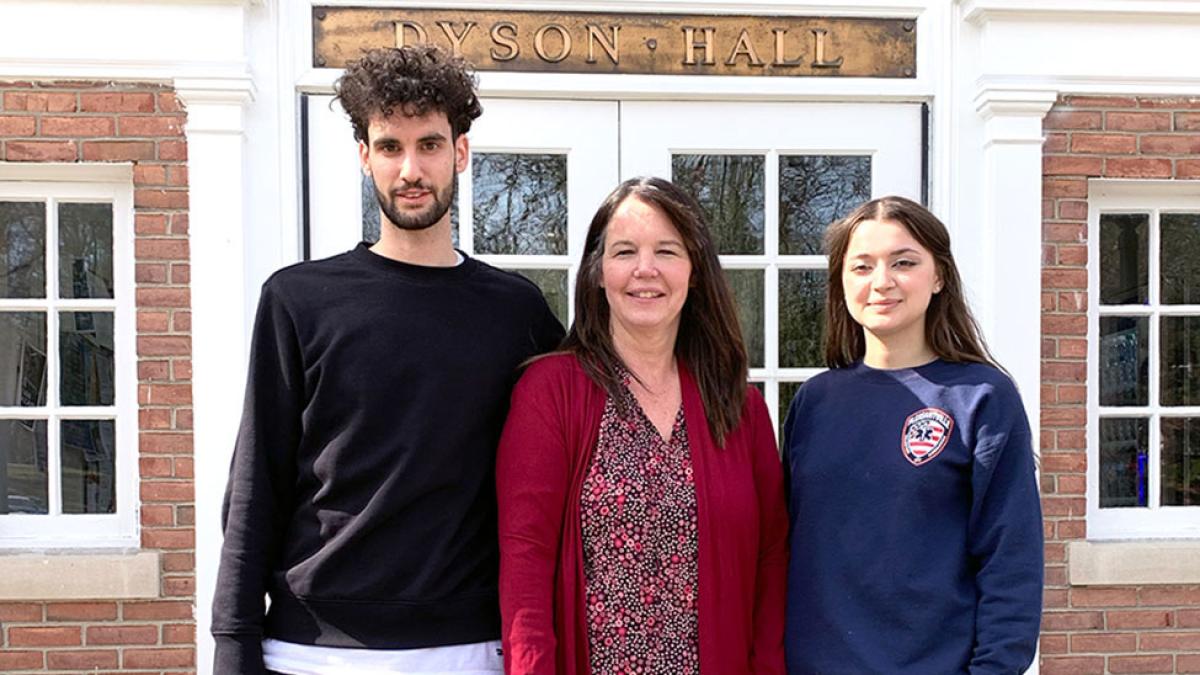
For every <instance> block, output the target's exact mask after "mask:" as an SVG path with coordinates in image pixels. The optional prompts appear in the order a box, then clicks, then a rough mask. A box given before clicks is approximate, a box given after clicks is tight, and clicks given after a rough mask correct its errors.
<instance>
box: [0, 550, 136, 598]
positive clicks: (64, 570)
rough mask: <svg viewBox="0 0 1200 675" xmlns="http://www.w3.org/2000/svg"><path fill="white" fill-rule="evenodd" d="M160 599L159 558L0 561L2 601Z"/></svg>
mask: <svg viewBox="0 0 1200 675" xmlns="http://www.w3.org/2000/svg"><path fill="white" fill-rule="evenodd" d="M158 594H159V554H158V553H157V552H153V551H145V552H141V553H134V554H125V555H122V554H111V553H105V554H100V553H76V554H70V555H0V601H13V600H31V601H38V602H45V601H47V600H136V599H141V598H156V597H158Z"/></svg>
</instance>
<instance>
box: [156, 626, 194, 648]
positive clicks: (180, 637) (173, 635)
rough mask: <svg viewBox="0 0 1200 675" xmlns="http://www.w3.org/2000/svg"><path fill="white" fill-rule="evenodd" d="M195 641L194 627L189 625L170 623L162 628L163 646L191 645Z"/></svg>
mask: <svg viewBox="0 0 1200 675" xmlns="http://www.w3.org/2000/svg"><path fill="white" fill-rule="evenodd" d="M195 640H196V626H195V624H190V623H171V624H165V625H163V627H162V641H163V644H168V645H175V644H185V645H186V644H192V643H193V642H195Z"/></svg>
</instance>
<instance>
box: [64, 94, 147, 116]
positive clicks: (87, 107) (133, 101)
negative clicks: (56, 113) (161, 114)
mask: <svg viewBox="0 0 1200 675" xmlns="http://www.w3.org/2000/svg"><path fill="white" fill-rule="evenodd" d="M79 108H80V110H82V111H84V112H147V113H150V112H154V94H149V93H142V92H118V93H103V94H80V95H79Z"/></svg>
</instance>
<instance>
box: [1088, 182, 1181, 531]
mask: <svg viewBox="0 0 1200 675" xmlns="http://www.w3.org/2000/svg"><path fill="white" fill-rule="evenodd" d="M1180 211H1183V212H1189V213H1193V212H1200V181H1183V180H1105V179H1093V180H1091V181H1089V184H1088V233H1089V236H1088V311H1087V318H1088V329H1087V340H1088V391H1087V410H1088V416H1087V425H1088V426H1087V458H1088V469H1087V523H1088V539H1091V540H1113V539H1196V538H1198V537H1200V506H1161V505H1160V503H1159V500H1160V496H1161V495H1160V493H1161V478H1162V472H1161V467H1160V463H1161V454H1160V453H1161V440H1162V439H1161V432H1160V428H1159V426H1160V425H1159V420H1160V419H1161V418H1162V417H1164V416H1166V417H1175V416H1186V417H1200V406H1186V407H1183V406H1171V407H1164V406H1160V405H1159V391H1158V389H1159V358H1160V354H1159V334H1160V333H1159V322H1158V321H1156V320H1155V319H1157V318H1158V317H1162V316H1200V305H1160V304H1159V300H1160V295H1159V270H1160V269H1161V266H1160V259H1159V242H1160V239H1159V216H1160V214H1162V213H1171V212H1180ZM1105 213H1144V214H1148V215H1149V216H1150V227H1149V232H1148V238H1147V255H1148V260H1147V274H1148V281H1149V295H1148V302H1147V304H1145V305H1107V306H1104V307H1101V306H1100V216H1101V215H1102V214H1105ZM1108 316H1138V317H1149V318H1150V319H1151V320H1150V326H1149V330H1148V341H1149V364H1148V370H1149V372H1148V374H1147V375H1148V385H1149V389H1150V394H1149V400H1148V401H1147V403H1148V405H1145V406H1101V405H1100V318H1101V317H1108ZM1107 417H1144V418H1146V419H1147V422H1148V424H1147V426H1148V439H1147V441H1148V446H1149V447H1148V450H1149V456H1148V458H1147V463H1148V465H1149V466H1150V472H1149V477H1148V480H1147V492H1148V500H1147V502H1148V506H1147V507H1145V508H1142V507H1125V508H1108V509H1101V508H1100V420H1101V419H1104V418H1107Z"/></svg>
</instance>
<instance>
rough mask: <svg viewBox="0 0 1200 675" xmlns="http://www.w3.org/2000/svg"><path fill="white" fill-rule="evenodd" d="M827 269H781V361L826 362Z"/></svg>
mask: <svg viewBox="0 0 1200 675" xmlns="http://www.w3.org/2000/svg"><path fill="white" fill-rule="evenodd" d="M826 274H827V273H826V272H825V270H780V271H779V365H780V366H781V367H783V368H820V367H822V366H824V365H825V345H824V342H823V330H824V327H825V283H826V282H825V277H826Z"/></svg>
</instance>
